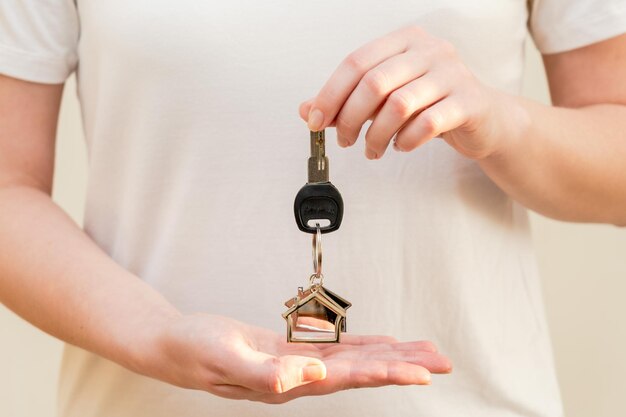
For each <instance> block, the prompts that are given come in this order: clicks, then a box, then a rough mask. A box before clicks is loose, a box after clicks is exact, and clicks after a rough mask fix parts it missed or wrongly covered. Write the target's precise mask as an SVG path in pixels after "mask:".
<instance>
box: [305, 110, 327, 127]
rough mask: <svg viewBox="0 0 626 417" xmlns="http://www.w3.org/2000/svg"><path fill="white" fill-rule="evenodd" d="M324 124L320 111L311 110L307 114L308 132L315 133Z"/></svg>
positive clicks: (322, 114)
mask: <svg viewBox="0 0 626 417" xmlns="http://www.w3.org/2000/svg"><path fill="white" fill-rule="evenodd" d="M323 123H324V113H322V111H321V110H320V109H311V111H310V112H309V122H308V126H309V130H312V131H314V132H317V131H318V130H320V129H321V127H322V124H323Z"/></svg>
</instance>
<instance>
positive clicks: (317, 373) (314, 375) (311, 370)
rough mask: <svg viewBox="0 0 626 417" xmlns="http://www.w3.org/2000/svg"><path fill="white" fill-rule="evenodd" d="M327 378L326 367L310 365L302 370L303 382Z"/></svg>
mask: <svg viewBox="0 0 626 417" xmlns="http://www.w3.org/2000/svg"><path fill="white" fill-rule="evenodd" d="M324 378H326V367H325V366H324V365H309V366H305V367H304V368H302V382H311V381H319V380H320V379H324Z"/></svg>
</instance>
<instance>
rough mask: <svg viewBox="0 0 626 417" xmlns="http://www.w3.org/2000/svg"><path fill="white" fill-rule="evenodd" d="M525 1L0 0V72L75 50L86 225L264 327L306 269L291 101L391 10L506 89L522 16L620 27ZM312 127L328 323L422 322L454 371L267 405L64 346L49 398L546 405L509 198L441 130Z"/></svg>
mask: <svg viewBox="0 0 626 417" xmlns="http://www.w3.org/2000/svg"><path fill="white" fill-rule="evenodd" d="M528 3H529V2H527V0H474V1H462V0H440V1H432V0H410V1H409V0H398V1H395V2H382V1H373V0H358V1H357V0H346V1H337V0H324V1H306V2H305V1H287V0H268V1H256V0H232V1H220V2H215V1H191V0H182V1H176V2H171V1H165V0H135V1H122V0H107V1H87V0H78V1H76V2H74V1H70V0H48V1H45V2H42V1H35V0H0V72H1V73H4V74H7V75H10V76H14V77H17V78H21V79H26V80H31V81H36V82H43V83H60V82H63V81H64V80H65V79H66V78H67V77H68V76H69V75H70V74H71V73H72V72H73V71H76V74H77V80H78V91H77V94H78V96H79V98H80V102H81V106H82V115H83V118H84V127H85V135H86V140H87V143H88V149H89V188H88V197H87V204H86V213H85V214H86V217H85V219H86V220H85V230H86V231H87V233H89V235H90V236H91V237H92V238H93V239H94V240H95V241H96V242H97V243H98V244H99V245H100V246H101V247H102V248H103V249H104V250H106V251H107V252H108V253H109V254H110V255H111V256H112V257H113V258H114V259H115V260H116V261H117V262H119V263H120V264H121V265H123V266H124V267H126V268H128V269H129V270H130V271H132V272H133V273H135V274H137V275H138V276H139V277H141V278H142V279H144V280H145V281H147V282H148V283H150V284H151V285H152V286H154V288H156V289H157V290H158V291H160V292H162V293H163V294H164V295H165V296H166V297H167V299H168V300H170V301H171V302H172V303H173V304H175V305H176V306H177V307H178V308H179V309H180V310H181V311H183V312H196V311H204V312H211V313H216V314H222V315H226V316H230V317H234V318H236V319H239V320H242V321H245V322H248V323H252V324H255V325H259V326H265V327H268V328H271V329H274V330H276V331H277V332H280V333H283V332H285V323H284V321H283V319H282V318H281V313H282V312H283V311H284V309H285V307H284V306H283V302H284V301H285V300H286V299H288V298H289V297H291V296H293V295H294V291H295V290H296V287H298V286H300V285H305V284H306V282H307V279H308V276H309V275H310V273H311V272H312V271H311V253H310V238H311V236H310V235H308V234H304V233H302V232H300V231H299V230H298V229H297V228H296V225H295V222H294V219H293V211H292V204H293V199H294V196H295V194H296V192H297V191H298V189H299V188H300V187H301V186H302V185H303V184H304V182H305V180H306V158H307V156H308V151H309V144H308V140H309V133H308V130H307V129H306V126H305V124H304V122H303V121H302V120H300V118H299V117H298V114H297V113H298V112H297V109H298V105H299V103H300V102H301V101H303V100H305V99H307V98H309V97H311V96H313V95H314V94H315V93H317V91H318V90H319V88H320V87H321V86H322V84H323V83H324V82H325V81H326V79H327V78H328V76H329V75H330V74H331V72H332V70H333V69H334V68H335V67H336V66H337V65H338V64H339V62H340V61H341V60H342V59H343V58H344V57H345V56H346V55H347V54H348V53H349V52H351V51H352V50H354V49H356V48H357V47H359V46H361V45H363V44H364V43H366V42H368V41H370V40H372V39H374V38H376V37H379V36H381V35H384V34H385V33H388V32H390V31H392V30H394V29H396V28H399V27H401V26H403V25H406V24H408V23H416V24H419V25H421V26H422V27H424V28H425V29H427V30H429V31H430V32H431V33H433V34H435V35H438V36H440V37H443V38H446V39H448V40H450V41H452V42H453V43H454V44H455V45H456V47H457V48H458V50H459V51H460V54H461V56H462V57H463V59H464V60H465V62H466V64H467V65H468V66H469V68H470V69H471V70H472V71H473V72H474V73H475V74H476V75H477V76H478V77H479V78H480V79H481V80H482V81H483V82H485V83H487V84H490V85H492V86H495V87H498V88H500V89H502V90H506V91H508V92H511V93H517V92H518V91H519V89H520V82H521V79H522V68H523V61H524V47H523V45H524V41H525V38H526V34H527V25H529V26H530V29H531V33H532V34H533V36H534V40H535V41H536V42H537V44H538V46H539V48H540V49H541V50H542V51H543V52H546V53H552V52H559V51H563V50H567V49H571V48H576V47H579V46H583V45H586V44H590V43H593V42H597V41H600V40H603V39H606V38H609V37H611V36H614V35H617V34H620V33H622V32H624V31H625V30H626V7H625V4H626V3H625V2H624V1H623V0H535V1H534V2H530V3H531V4H530V8H531V10H530V11H529V10H528V7H529V5H528ZM362 132H363V133H364V132H365V129H363V131H362ZM363 133H362V135H363ZM327 138H328V144H327V153H328V155H329V157H330V164H331V170H330V172H331V180H332V181H333V183H334V184H336V185H337V187H338V188H339V190H340V191H341V193H342V194H343V197H344V201H345V216H344V222H343V225H342V227H341V229H340V230H339V231H337V232H335V233H332V234H329V235H325V236H324V242H323V244H324V254H325V259H324V272H325V284H327V285H328V287H329V288H331V289H332V290H334V291H336V292H337V293H338V294H341V295H342V296H345V297H346V298H347V299H348V300H350V301H351V302H352V303H353V307H352V308H351V309H350V310H349V314H348V330H349V331H350V332H352V333H364V334H391V335H394V336H397V337H398V338H400V339H401V340H414V339H431V340H433V341H434V342H435V343H437V344H438V346H439V347H440V349H441V350H442V351H443V352H445V353H446V354H447V355H449V356H450V358H451V359H452V360H453V362H454V365H455V370H454V372H453V373H452V374H451V375H445V376H435V378H434V384H433V385H432V386H430V387H415V386H411V387H396V386H391V387H385V388H380V389H375V390H371V389H363V390H350V391H344V392H340V393H336V394H333V395H329V396H325V397H309V398H302V399H298V400H295V401H292V402H289V403H287V404H283V405H277V406H276V405H266V404H260V403H253V402H249V401H234V400H227V399H223V398H220V397H216V396H213V395H211V394H208V393H205V392H201V391H192V390H184V389H180V388H176V387H173V386H170V385H168V384H165V383H162V382H159V381H155V380H151V379H149V378H145V377H142V376H138V375H135V374H133V373H131V372H129V371H127V370H125V369H124V368H122V367H120V366H118V365H116V364H114V363H111V362H109V361H107V360H104V359H102V358H100V357H98V356H96V355H93V354H91V353H88V352H85V351H83V350H80V349H78V348H75V347H71V346H68V347H67V348H66V351H65V356H64V360H63V366H62V376H61V384H60V409H61V412H60V415H61V416H62V417H96V416H98V417H105V416H106V417H166V416H167V417H171V416H230V415H233V416H256V417H259V416H290V417H293V416H300V417H306V416H320V415H322V416H323V415H335V414H341V415H344V416H377V417H382V416H394V417H403V416H407V417H408V416H437V417H452V416H480V417H491V416H493V417H495V416H497V417H506V416H546V417H547V416H551V417H554V416H560V415H561V414H562V411H561V404H560V399H559V391H558V386H557V382H556V378H555V373H554V367H553V362H552V357H551V347H550V342H549V337H548V330H547V328H546V322H545V318H544V311H543V307H542V300H541V294H540V283H539V279H538V274H537V270H536V266H535V262H534V258H533V254H532V249H531V246H530V238H529V230H528V224H527V218H526V212H525V210H524V209H523V208H521V207H520V206H518V205H517V204H516V203H514V202H513V201H511V199H509V198H508V197H507V196H506V195H505V194H504V193H503V192H502V191H501V190H500V189H498V188H497V187H496V186H495V185H494V183H493V182H492V181H490V179H489V178H488V177H486V176H485V174H483V172H482V171H481V170H480V169H479V167H478V165H477V164H476V163H475V162H474V161H472V160H469V159H466V158H464V157H462V156H460V155H459V154H457V153H456V152H455V151H454V150H452V149H451V148H450V147H448V146H447V145H446V144H445V143H444V142H443V141H441V140H433V141H431V142H430V143H428V144H426V145H425V146H423V147H421V148H420V149H418V150H417V151H415V152H411V153H406V154H405V153H396V152H390V153H388V154H386V155H385V156H384V158H383V159H381V160H378V161H368V160H366V159H365V157H364V156H363V143H364V141H363V138H362V137H361V138H360V140H359V141H358V142H357V145H356V146H355V147H353V148H350V149H341V148H339V147H338V146H337V145H336V143H335V132H334V130H333V129H329V130H328V131H327ZM33 395H36V393H33Z"/></svg>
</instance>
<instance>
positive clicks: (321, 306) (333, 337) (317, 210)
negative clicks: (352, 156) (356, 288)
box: [282, 130, 352, 343]
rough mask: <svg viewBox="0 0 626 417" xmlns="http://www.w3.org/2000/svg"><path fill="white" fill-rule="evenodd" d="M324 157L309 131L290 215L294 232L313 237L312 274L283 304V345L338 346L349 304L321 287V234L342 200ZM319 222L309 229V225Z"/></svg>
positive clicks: (320, 136)
mask: <svg viewBox="0 0 626 417" xmlns="http://www.w3.org/2000/svg"><path fill="white" fill-rule="evenodd" d="M328 178H329V175H328V157H326V153H325V138H324V131H323V130H322V131H319V132H313V131H311V156H310V158H309V160H308V181H307V183H306V184H305V185H304V186H303V187H302V188H301V189H300V191H299V192H298V194H297V195H296V200H295V202H294V214H295V217H296V223H297V225H298V228H299V229H300V230H302V231H303V232H306V233H312V234H313V271H314V273H313V274H312V275H311V276H310V277H309V287H308V288H307V289H306V290H304V288H303V287H298V294H297V295H296V296H295V297H293V298H291V299H289V300H287V302H285V305H286V306H287V308H288V309H287V311H285V312H284V313H283V314H282V316H283V318H284V319H285V320H286V321H287V342H309V343H311V342H313V343H323V342H339V337H340V334H341V332H345V331H346V310H347V309H348V308H349V307H350V306H351V305H352V304H350V302H348V301H347V300H345V299H344V298H342V297H340V296H339V295H337V294H335V293H334V292H332V291H330V290H329V289H328V288H325V287H324V286H323V281H324V275H322V233H328V232H332V231H335V230H337V229H338V228H339V226H340V225H341V220H342V218H343V199H342V198H341V194H339V191H338V190H337V188H335V186H334V185H333V184H332V183H331V182H330V181H329V179H328ZM315 220H327V221H328V222H329V223H328V225H325V226H323V227H322V226H320V224H319V222H316V223H315V227H314V228H313V227H311V225H310V222H311V221H315Z"/></svg>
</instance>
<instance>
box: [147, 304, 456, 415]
mask: <svg viewBox="0 0 626 417" xmlns="http://www.w3.org/2000/svg"><path fill="white" fill-rule="evenodd" d="M149 339H150V347H144V348H142V350H143V351H144V352H146V351H148V352H150V353H149V354H148V355H147V356H145V360H144V361H143V363H142V364H140V365H139V368H140V369H138V371H139V372H140V373H143V374H145V375H148V376H151V377H154V378H157V379H160V380H162V381H165V382H169V383H171V384H174V385H178V386H180V387H184V388H191V389H200V390H205V391H208V392H210V393H213V394H215V395H219V396H222V397H226V398H231V399H247V400H253V401H261V402H266V403H284V402H286V401H289V400H292V399H294V398H297V397H301V396H307V395H323V394H329V393H332V392H335V391H339V390H344V389H350V388H361V387H378V386H383V385H427V384H430V375H431V372H434V373H448V372H450V371H451V364H450V361H449V360H448V359H447V358H446V357H444V356H443V355H441V354H439V353H438V352H437V350H436V348H435V346H434V345H433V344H432V343H431V342H426V341H415V342H398V341H397V340H396V339H394V338H392V337H388V336H356V335H351V334H343V335H342V338H341V343H331V344H327V343H325V344H313V343H287V342H286V341H285V337H284V335H278V334H277V333H275V332H273V331H270V330H267V329H262V328H259V327H254V326H251V325H247V324H244V323H241V322H238V321H236V320H233V319H229V318H226V317H222V316H214V315H208V314H194V315H189V316H179V317H177V318H173V319H172V320H171V321H169V322H168V324H166V325H164V326H163V327H162V328H160V329H157V330H154V331H152V335H151V337H150V338H149Z"/></svg>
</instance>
